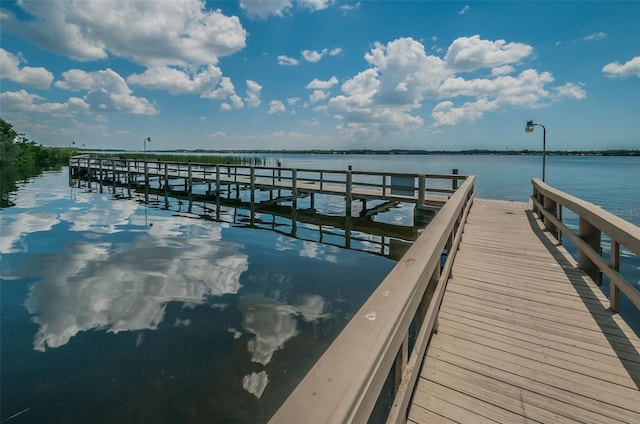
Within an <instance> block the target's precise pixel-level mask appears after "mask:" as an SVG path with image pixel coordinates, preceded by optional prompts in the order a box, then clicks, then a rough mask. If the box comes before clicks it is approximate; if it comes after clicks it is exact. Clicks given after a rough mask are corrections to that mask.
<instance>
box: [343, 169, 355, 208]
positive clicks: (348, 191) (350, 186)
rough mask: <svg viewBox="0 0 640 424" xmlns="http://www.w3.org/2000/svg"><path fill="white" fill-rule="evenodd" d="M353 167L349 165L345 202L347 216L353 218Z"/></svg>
mask: <svg viewBox="0 0 640 424" xmlns="http://www.w3.org/2000/svg"><path fill="white" fill-rule="evenodd" d="M352 169H353V168H352V167H351V165H349V169H348V170H347V175H346V178H347V179H346V186H345V201H346V215H347V216H351V202H352V200H353V193H352V190H353V174H352V172H351V171H352Z"/></svg>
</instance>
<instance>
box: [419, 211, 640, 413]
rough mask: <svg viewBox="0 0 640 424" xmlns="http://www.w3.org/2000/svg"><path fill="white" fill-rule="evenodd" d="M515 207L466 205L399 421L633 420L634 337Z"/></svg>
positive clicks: (637, 399)
mask: <svg viewBox="0 0 640 424" xmlns="http://www.w3.org/2000/svg"><path fill="white" fill-rule="evenodd" d="M525 208H526V205H525V204H524V203H521V202H505V201H499V202H496V201H489V200H482V199H480V200H476V201H475V202H474V205H473V207H472V210H471V213H470V215H469V218H468V222H467V223H466V225H465V230H464V234H463V238H462V243H461V244H460V248H459V251H458V254H457V257H456V261H455V263H454V266H453V270H452V277H451V278H450V280H449V284H448V286H447V291H446V293H445V296H444V299H443V302H442V308H441V313H440V316H439V322H438V332H437V333H436V334H435V335H434V336H433V338H432V341H431V344H430V347H429V349H428V351H427V354H426V357H425V360H424V362H423V365H422V369H421V377H420V379H419V381H418V383H417V385H416V388H415V391H414V397H413V401H412V405H411V406H410V410H409V419H410V420H411V421H412V422H415V423H416V424H417V423H424V422H432V420H433V422H438V421H436V420H435V419H434V417H444V418H448V419H451V420H453V421H456V422H487V420H488V421H489V422H491V421H498V422H536V421H537V422H594V423H608V422H640V390H639V388H640V354H639V352H640V338H639V337H638V336H637V335H636V334H635V333H633V331H632V330H631V329H630V328H629V326H628V325H627V324H626V323H625V322H624V321H623V320H622V319H621V318H620V317H619V316H618V315H617V314H615V313H613V312H611V311H610V310H609V309H608V306H609V304H608V299H607V298H606V296H604V294H603V293H602V292H601V291H600V289H599V288H598V287H597V286H596V285H595V284H594V283H593V281H591V280H590V279H589V278H588V277H587V276H586V274H585V273H584V272H582V271H581V270H579V269H578V268H577V266H576V262H575V260H573V258H571V257H570V256H569V255H568V253H567V252H566V251H565V250H564V248H563V247H562V246H558V245H557V242H555V241H554V240H552V239H550V238H549V237H548V235H547V234H546V233H545V232H544V231H543V230H542V229H541V228H540V226H539V225H538V224H537V222H536V221H533V220H532V219H531V217H530V212H527V211H525ZM498 229H499V230H498ZM434 414H435V415H434ZM438 419H439V418H438Z"/></svg>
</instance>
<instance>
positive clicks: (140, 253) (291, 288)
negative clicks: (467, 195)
mask: <svg viewBox="0 0 640 424" xmlns="http://www.w3.org/2000/svg"><path fill="white" fill-rule="evenodd" d="M265 157H266V158H267V159H272V160H274V161H275V160H280V162H281V163H282V165H283V166H285V167H297V168H300V169H302V168H317V169H337V170H338V169H339V170H344V169H347V167H348V166H349V165H351V166H353V169H354V170H366V171H395V172H426V173H449V172H451V169H453V168H457V169H459V172H460V173H461V174H473V175H476V176H477V183H476V184H477V186H476V187H477V189H476V190H477V195H478V196H479V197H485V198H495V199H505V200H519V201H526V200H527V199H528V197H529V196H530V194H531V186H530V179H531V177H536V176H539V175H540V174H541V158H540V157H539V156H457V155H456V156H364V155H363V156H356V155H282V156H265ZM638 181H640V158H637V157H635V158H632V157H626V158H620V157H555V156H552V157H548V158H547V182H548V183H550V184H551V185H553V186H555V187H558V188H559V189H561V190H564V191H566V192H568V193H570V194H573V195H575V196H578V197H581V198H583V199H585V200H588V201H591V202H593V203H595V204H598V205H600V206H602V207H603V208H604V209H606V210H608V211H610V212H612V213H614V214H616V215H619V216H621V217H622V218H624V219H626V220H628V221H631V222H633V223H634V224H636V225H640V188H639V186H638ZM107 191H108V190H105V192H104V193H99V192H96V187H95V186H94V187H93V188H92V190H89V189H88V188H87V187H81V188H78V187H70V186H69V180H68V174H67V172H66V170H64V171H62V172H58V173H46V174H44V175H42V176H40V177H38V178H35V179H33V180H32V181H30V182H28V183H26V184H22V185H20V187H19V190H18V192H17V193H15V194H14V196H13V199H12V200H13V202H14V203H15V206H14V207H11V208H7V209H3V210H0V230H1V234H2V238H1V239H0V253H1V254H2V256H1V262H0V266H1V278H2V280H1V282H0V295H1V297H0V300H1V317H0V319H1V322H0V324H1V329H2V332H1V334H0V341H1V348H2V358H1V364H0V366H1V373H2V384H1V387H0V394H1V399H0V400H1V403H0V405H1V408H2V409H1V416H0V420H5V419H7V418H8V417H11V416H13V415H14V414H18V413H20V415H18V416H17V417H15V418H13V419H12V420H11V421H10V422H34V423H41V422H65V423H70V422H75V423H84V422H118V423H120V422H123V423H126V422H136V423H138V422H157V423H161V422H166V423H175V422H221V423H233V422H250V423H254V422H264V421H266V420H268V418H269V417H270V416H271V415H272V414H273V412H274V411H275V410H276V409H277V407H278V406H279V405H280V404H281V403H282V402H283V401H284V399H285V398H286V397H287V396H288V394H289V393H290V391H291V390H292V389H293V388H294V387H295V385H296V384H297V382H298V381H299V380H300V379H301V378H302V377H303V376H304V374H305V373H306V371H307V370H308V369H309V368H310V367H311V365H312V364H313V363H314V362H315V360H316V359H317V358H318V357H319V356H320V355H321V354H322V352H323V351H324V350H325V349H326V347H327V346H328V345H329V344H330V343H331V341H332V340H333V339H334V338H335V336H336V335H337V334H338V333H339V332H340V330H341V329H342V328H343V327H344V325H346V323H347V322H348V321H349V319H350V318H351V317H352V316H353V314H354V313H355V312H356V311H357V310H358V308H359V307H360V305H361V304H362V303H363V302H364V300H366V298H367V297H368V296H369V294H370V293H371V292H372V291H373V290H374V289H375V287H376V286H377V285H378V284H379V283H380V282H381V281H382V279H383V278H384V277H385V275H386V274H387V273H388V272H389V271H390V270H391V269H392V268H393V266H394V265H395V260H394V259H392V258H393V257H394V254H393V252H394V251H396V255H395V256H397V252H398V249H400V250H399V251H400V252H401V251H402V249H406V246H407V245H408V243H409V242H410V240H409V239H406V240H403V239H401V238H400V237H398V236H397V235H396V236H390V237H382V236H379V235H378V236H375V235H371V234H367V233H366V232H364V231H352V232H351V234H350V235H349V237H347V236H346V234H345V231H344V230H343V229H342V228H341V227H340V225H327V226H324V227H323V226H319V225H316V224H304V223H296V222H295V221H292V220H291V219H288V218H287V217H282V216H272V215H268V214H258V215H257V216H255V217H254V220H253V221H252V222H251V223H250V221H251V219H250V218H251V217H250V212H249V211H245V210H242V209H234V208H230V207H226V208H224V209H223V210H222V212H221V216H220V220H213V219H203V216H204V217H205V218H206V217H207V214H211V209H210V208H208V207H207V205H200V206H196V208H188V207H187V205H186V204H185V202H183V201H178V200H175V199H173V200H171V203H170V204H169V205H165V204H164V203H163V202H160V203H158V202H153V203H152V204H150V205H146V204H144V203H143V202H142V201H141V200H142V198H141V197H140V195H135V194H134V196H133V198H132V199H126V198H119V196H115V198H114V196H113V195H112V194H109V193H107ZM355 203H358V202H355ZM355 203H354V205H355ZM299 207H304V205H302V206H299ZM316 208H319V209H322V210H325V211H326V212H327V213H328V214H332V213H334V214H338V215H339V214H340V213H341V212H342V211H343V210H344V205H343V202H342V201H340V200H336V199H331V198H325V199H318V200H316ZM354 213H357V210H354ZM213 216H215V214H213ZM565 217H566V218H567V221H568V223H569V225H571V226H575V227H577V220H576V219H575V218H574V217H571V216H570V214H569V215H565ZM412 218H413V216H412V207H411V206H408V205H401V206H399V207H397V208H394V209H392V210H390V211H389V212H387V213H385V214H383V215H381V216H379V217H376V220H379V221H380V222H387V223H393V224H397V225H399V226H405V227H406V226H411V225H412ZM346 244H348V245H350V247H351V249H346V248H344V246H345V245H346ZM567 247H568V248H569V249H573V247H572V246H571V245H568V246H567ZM607 248H608V246H607V245H606V244H605V246H604V249H605V250H606V249H607ZM623 255H624V257H623V258H622V265H623V268H622V271H623V273H624V274H625V275H626V276H627V278H628V279H630V280H631V281H632V282H633V283H634V284H638V286H640V263H638V261H637V260H631V259H630V258H629V255H628V254H625V252H623ZM603 289H604V290H605V293H607V294H608V288H607V287H606V285H605V286H603ZM622 307H623V313H624V314H625V317H626V319H627V320H628V322H630V324H631V325H632V326H633V327H634V328H635V329H636V331H637V332H639V333H640V316H639V315H638V314H637V312H635V311H634V310H633V308H631V307H630V306H629V305H628V302H625V303H623V305H622Z"/></svg>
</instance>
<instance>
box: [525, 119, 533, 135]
mask: <svg viewBox="0 0 640 424" xmlns="http://www.w3.org/2000/svg"><path fill="white" fill-rule="evenodd" d="M524 132H527V133H530V132H533V121H527V126H526V127H524Z"/></svg>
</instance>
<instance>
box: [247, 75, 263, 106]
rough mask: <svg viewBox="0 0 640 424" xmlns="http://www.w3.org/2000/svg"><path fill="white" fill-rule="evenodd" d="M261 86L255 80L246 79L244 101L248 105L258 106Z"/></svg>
mask: <svg viewBox="0 0 640 424" xmlns="http://www.w3.org/2000/svg"><path fill="white" fill-rule="evenodd" d="M261 90H262V86H261V85H260V84H258V83H257V82H255V81H252V80H247V96H246V97H245V101H246V102H247V105H248V106H249V107H258V106H260V91H261Z"/></svg>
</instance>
